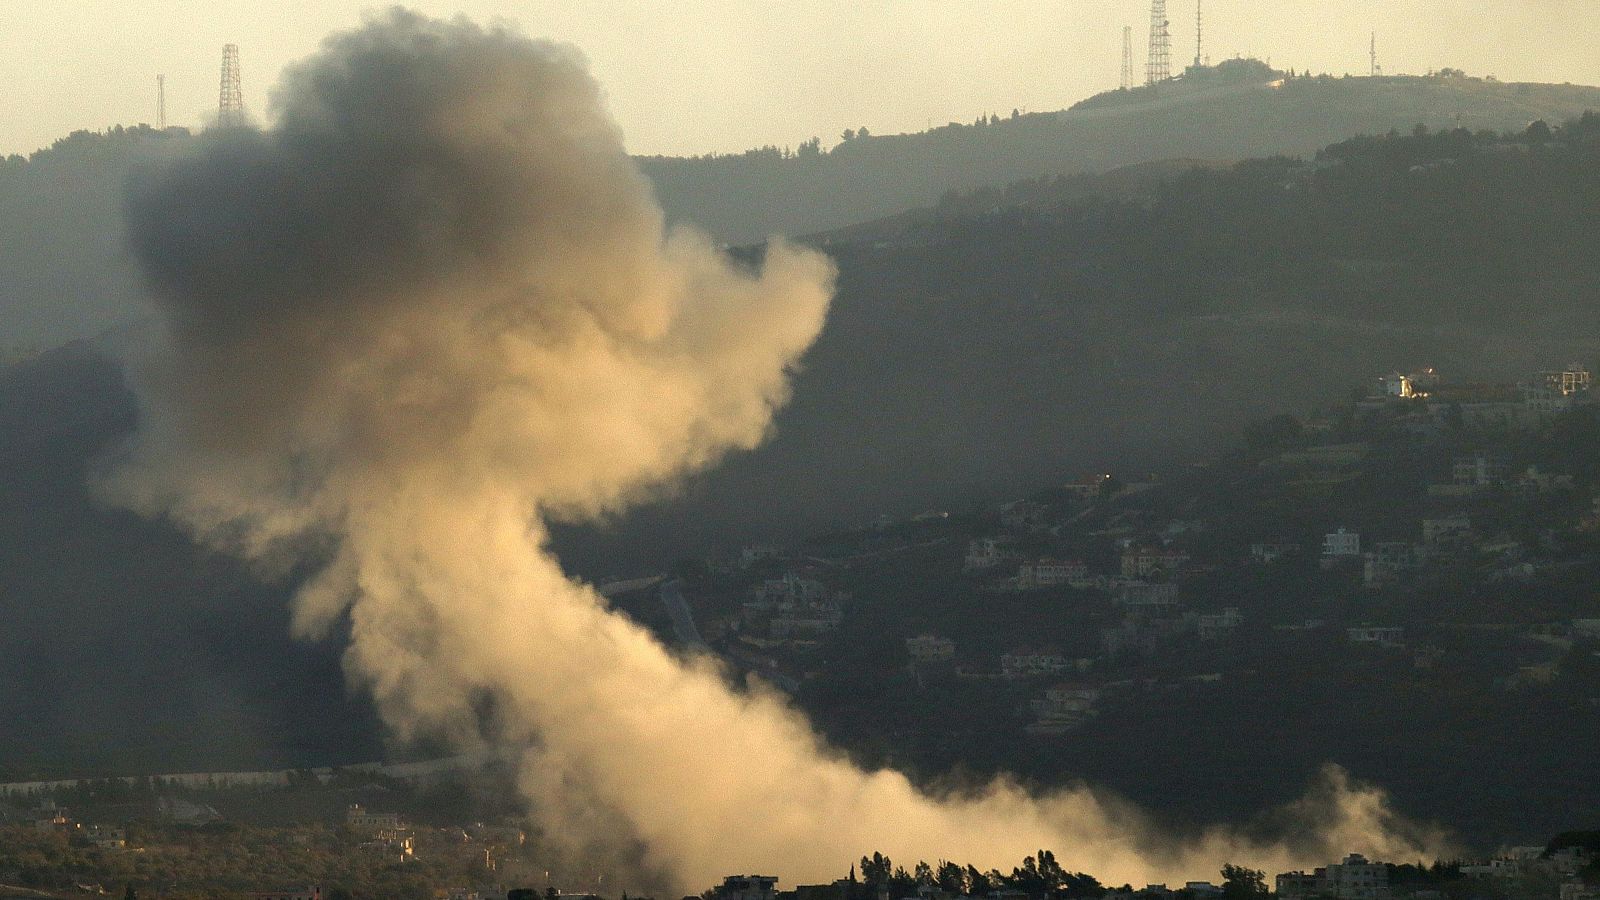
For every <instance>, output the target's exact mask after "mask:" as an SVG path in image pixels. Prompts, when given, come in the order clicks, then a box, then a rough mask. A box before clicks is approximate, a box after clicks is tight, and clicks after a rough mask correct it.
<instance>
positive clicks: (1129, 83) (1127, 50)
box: [1122, 25, 1133, 91]
mask: <svg viewBox="0 0 1600 900" xmlns="http://www.w3.org/2000/svg"><path fill="white" fill-rule="evenodd" d="M1122 89H1123V90H1125V91H1127V90H1132V89H1133V26H1132V25H1124V26H1122Z"/></svg>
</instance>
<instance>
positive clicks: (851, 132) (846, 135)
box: [839, 128, 856, 144]
mask: <svg viewBox="0 0 1600 900" xmlns="http://www.w3.org/2000/svg"><path fill="white" fill-rule="evenodd" d="M839 137H840V138H842V139H843V140H844V142H845V143H847V144H848V143H850V142H851V141H853V140H855V139H856V130H855V129H854V128H846V129H845V130H844V131H841V132H839Z"/></svg>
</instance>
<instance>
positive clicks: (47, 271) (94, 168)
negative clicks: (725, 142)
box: [0, 60, 1600, 354]
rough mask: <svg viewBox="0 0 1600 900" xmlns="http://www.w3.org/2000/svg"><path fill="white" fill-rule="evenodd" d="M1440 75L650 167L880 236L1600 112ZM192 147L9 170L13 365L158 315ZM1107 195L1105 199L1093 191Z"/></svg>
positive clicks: (1278, 87)
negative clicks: (131, 219)
mask: <svg viewBox="0 0 1600 900" xmlns="http://www.w3.org/2000/svg"><path fill="white" fill-rule="evenodd" d="M1450 71H1451V72H1452V74H1449V75H1443V76H1428V77H1385V78H1348V77H1345V78H1333V77H1328V76H1315V77H1311V76H1299V75H1295V76H1291V75H1290V74H1289V73H1283V72H1277V71H1274V70H1272V69H1270V68H1268V67H1267V66H1265V65H1264V64H1261V63H1257V62H1255V61H1252V60H1230V61H1228V62H1225V63H1223V64H1221V65H1219V66H1216V67H1215V68H1212V69H1205V70H1201V71H1200V72H1198V73H1190V74H1189V75H1188V76H1186V77H1185V78H1184V79H1180V80H1177V81H1173V82H1168V83H1165V84H1163V85H1161V86H1159V87H1158V88H1155V89H1150V88H1140V89H1137V90H1134V91H1112V92H1108V93H1105V94H1100V95H1098V96H1095V97H1091V98H1088V99H1086V100H1083V101H1081V102H1079V103H1078V104H1076V105H1074V106H1073V107H1072V108H1071V109H1067V110H1062V111H1057V112H1039V113H1029V114H1023V113H1021V112H1017V113H1015V114H1014V115H1008V116H1005V117H983V118H982V119H981V121H980V122H975V123H973V124H957V123H951V124H949V125H944V126H940V127H937V128H932V129H930V130H928V131H925V132H921V133H917V134H901V135H876V134H869V133H868V132H867V129H861V131H860V132H852V135H851V139H850V140H847V141H843V142H842V143H839V144H837V145H836V146H833V147H832V148H831V149H829V148H825V147H824V146H823V143H822V141H821V140H820V139H818V138H813V139H810V140H807V141H805V142H803V143H802V144H800V145H799V147H798V148H797V149H795V150H793V151H791V150H788V149H786V148H779V147H775V146H770V147H764V148H760V149H755V150H750V151H748V152H745V153H740V154H729V155H713V156H702V157H691V158H680V157H659V156H652V157H641V158H640V159H639V160H638V162H639V164H640V166H641V167H642V168H643V170H644V172H645V173H646V174H647V175H648V176H649V177H650V178H651V180H652V181H653V182H654V183H655V187H656V192H657V195H658V197H659V199H660V201H661V203H662V206H663V207H664V209H665V211H666V213H667V216H668V218H669V219H670V220H672V221H675V222H689V223H694V224H696V225H698V226H700V227H702V228H704V229H706V230H707V231H709V232H710V233H711V234H713V235H714V236H716V237H718V238H720V239H722V240H724V241H727V242H729V243H735V244H737V243H748V242H752V241H760V240H764V239H766V238H767V237H768V236H769V235H771V234H774V233H777V234H787V235H804V234H812V233H816V232H824V231H831V230H836V229H840V228H844V227H846V226H850V225H855V224H858V223H863V222H871V221H875V220H878V219H881V218H884V217H886V216H892V215H895V214H898V213H903V212H906V211H910V210H915V209H920V208H923V207H928V206H932V205H934V204H936V203H938V202H939V201H940V199H941V198H942V197H944V196H946V195H947V194H950V193H951V192H957V193H965V192H971V191H974V190H976V189H979V188H984V187H995V186H999V185H1005V184H1007V183H1011V182H1016V181H1020V180H1025V179H1039V178H1050V179H1054V178H1057V177H1060V176H1074V175H1094V174H1100V173H1105V172H1108V171H1110V170H1113V169H1124V170H1125V171H1126V169H1125V167H1128V166H1134V167H1136V168H1137V167H1139V166H1141V165H1142V164H1150V165H1152V166H1153V167H1155V168H1157V169H1159V168H1161V167H1163V166H1165V167H1167V168H1168V169H1169V170H1170V168H1171V164H1170V162H1168V161H1170V160H1211V161H1216V160H1223V161H1231V160H1239V159H1246V158H1252V157H1264V156H1273V155H1280V154H1281V155H1289V156H1311V155H1313V154H1314V153H1316V152H1317V150H1318V149H1320V148H1321V147H1324V146H1326V145H1328V144H1331V143H1333V142H1336V141H1340V140H1344V139H1345V138H1348V137H1350V136H1351V135H1355V134H1385V133H1388V132H1390V131H1397V132H1400V133H1406V134H1409V133H1410V132H1411V131H1412V130H1413V129H1414V128H1415V127H1417V126H1418V125H1422V126H1424V127H1426V128H1428V129H1430V130H1433V131H1437V130H1440V129H1453V128H1458V127H1464V128H1467V129H1469V130H1472V131H1480V130H1485V129H1488V130H1496V131H1504V130H1516V131H1520V130H1521V129H1523V128H1525V127H1526V126H1527V125H1528V123H1529V122H1532V121H1536V120H1544V121H1547V122H1551V123H1556V122H1560V121H1563V120H1565V119H1568V118H1572V117H1574V116H1577V115H1579V114H1581V113H1582V112H1584V111H1585V110H1587V109H1600V88H1595V87H1583V86H1575V85H1554V84H1503V83H1500V82H1496V81H1492V80H1488V79H1480V78H1471V77H1466V76H1461V75H1457V74H1454V70H1450ZM188 138H189V133H188V132H187V131H186V130H184V129H181V128H172V129H167V130H165V131H157V130H156V129H152V128H149V127H147V126H137V127H133V128H121V127H117V128H113V129H110V130H108V131H107V132H105V133H103V134H94V133H90V132H87V131H79V132H75V133H73V134H71V135H69V136H67V137H64V138H62V139H61V140H58V141H56V142H55V143H54V144H53V145H52V146H51V147H49V148H46V149H44V150H41V151H39V152H37V153H35V154H33V155H32V156H31V157H28V158H26V159H25V158H23V157H21V156H11V157H8V158H5V159H0V322H3V323H4V326H3V330H0V351H4V352H5V353H6V354H9V353H10V352H11V351H12V350H13V348H16V347H18V346H19V345H20V346H22V347H26V348H38V349H44V348H48V347H51V346H56V345H59V344H62V343H65V342H66V341H69V340H72V339H75V338H89V337H93V336H96V335H98V334H101V333H102V332H105V331H107V330H111V329H115V328H121V327H124V326H126V325H128V324H129V323H130V322H133V321H136V320H138V319H139V318H141V317H143V316H145V315H146V314H147V311H146V309H145V308H144V307H143V306H142V299H141V290H140V287H139V284H140V281H139V275H138V273H137V272H136V271H135V270H134V268H133V266H132V264H131V261H130V260H129V259H128V257H127V254H126V253H125V251H124V247H123V236H122V225H121V212H122V198H123V194H124V189H125V186H126V184H127V180H128V179H129V178H130V177H131V176H134V175H135V174H137V173H138V172H139V171H140V170H142V169H143V168H146V167H148V166H150V165H153V164H157V163H159V162H160V161H161V160H162V159H163V158H165V157H167V156H169V155H170V154H172V153H175V152H181V150H182V148H183V147H184V146H185V144H186V143H187V140H188ZM1096 190H1097V191H1098V192H1100V193H1107V191H1106V190H1103V189H1100V188H1097V189H1096Z"/></svg>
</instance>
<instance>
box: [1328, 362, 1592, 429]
mask: <svg viewBox="0 0 1600 900" xmlns="http://www.w3.org/2000/svg"><path fill="white" fill-rule="evenodd" d="M1593 384H1594V376H1593V374H1592V373H1591V372H1590V371H1589V369H1588V367H1586V366H1584V365H1583V364H1581V363H1570V364H1568V365H1567V366H1566V367H1564V368H1561V369H1551V370H1543V371H1539V372H1533V373H1530V374H1529V375H1528V376H1527V377H1526V378H1525V379H1523V380H1522V381H1520V382H1516V383H1490V384H1482V383H1449V382H1445V381H1444V380H1443V379H1442V378H1441V377H1440V375H1439V373H1438V372H1437V371H1436V370H1434V369H1432V368H1427V369H1422V370H1419V371H1416V372H1411V373H1400V372H1391V373H1389V374H1388V375H1384V376H1382V377H1380V378H1379V379H1378V381H1377V385H1376V386H1375V389H1374V391H1373V392H1372V394H1371V396H1369V397H1368V398H1367V399H1366V400H1364V401H1362V403H1360V404H1358V409H1365V410H1371V409H1374V408H1379V407H1382V406H1384V405H1386V404H1391V403H1396V402H1406V403H1411V404H1414V405H1415V407H1416V409H1415V410H1414V411H1413V412H1412V414H1411V415H1410V416H1408V418H1407V424H1408V426H1409V427H1411V428H1413V429H1414V430H1416V431H1419V432H1427V431H1430V430H1432V429H1436V428H1441V427H1448V426H1450V425H1451V424H1458V425H1468V426H1477V427H1484V426H1487V427H1497V428H1518V427H1527V426H1529V425H1534V424H1537V423H1539V422H1541V421H1545V420H1548V419H1549V417H1551V416H1553V415H1555V414H1558V413H1562V412H1566V411H1568V410H1571V409H1573V408H1574V407H1576V406H1580V405H1583V404H1585V403H1591V402H1594V399H1595V398H1594V395H1593V394H1592V393H1591V388H1592V387H1593Z"/></svg>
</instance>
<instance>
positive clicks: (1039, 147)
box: [642, 61, 1600, 242]
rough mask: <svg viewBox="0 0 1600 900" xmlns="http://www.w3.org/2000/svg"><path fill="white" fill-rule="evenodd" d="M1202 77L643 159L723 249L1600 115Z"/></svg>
mask: <svg viewBox="0 0 1600 900" xmlns="http://www.w3.org/2000/svg"><path fill="white" fill-rule="evenodd" d="M1231 63H1232V64H1226V63H1225V64H1223V65H1222V66H1219V67H1218V68H1217V69H1216V70H1212V74H1210V75H1208V76H1207V77H1205V78H1200V79H1192V80H1191V81H1189V82H1187V83H1185V82H1183V81H1179V82H1174V83H1170V84H1166V85H1163V86H1161V87H1160V88H1159V89H1157V90H1151V89H1148V88H1140V89H1139V90H1136V91H1133V92H1111V93H1110V94H1102V95H1100V96H1099V97H1095V98H1090V99H1089V100H1086V101H1084V102H1083V103H1080V104H1078V105H1077V106H1075V107H1074V108H1072V109H1070V110H1066V111H1061V112H1047V113H1035V114H1030V115H1018V116H1016V117H1014V118H1002V119H997V120H994V121H992V122H985V124H982V125H960V124H954V123H952V124H950V125H947V126H943V127H939V128H934V129H932V130H929V131H926V132H922V133H919V134H905V135H888V136H877V135H873V136H870V137H868V138H865V139H862V138H859V137H857V138H856V139H854V140H850V141H845V142H843V143H841V144H839V145H837V146H835V147H834V148H833V149H832V150H831V151H829V152H826V153H816V152H804V150H802V152H799V153H796V154H792V155H785V153H784V151H782V150H779V149H776V148H767V149H765V150H758V151H751V152H749V153H745V154H740V155H728V156H718V157H704V158H695V159H677V158H661V157H649V158H645V159H643V160H642V163H643V165H644V168H645V171H646V172H647V173H648V174H649V175H650V177H651V179H652V180H654V181H655V183H656V189H657V191H658V192H659V195H660V197H661V201H662V204H663V205H664V206H665V207H666V209H667V212H668V214H669V215H671V216H672V217H673V218H676V219H683V220H687V221H692V222H695V223H697V224H699V225H700V226H701V227H703V228H706V229H708V230H710V231H711V232H712V233H713V234H716V235H719V236H721V237H722V238H723V239H725V240H729V241H733V242H742V241H749V240H758V239H761V238H764V237H765V236H766V235H767V234H769V233H773V232H777V233H782V234H804V233H809V232H814V231H823V230H828V229H833V228H840V227H843V226H846V225H850V224H854V223H857V222H862V221H866V220H869V219H877V218H881V217H883V216H887V215H892V214H894V213H897V212H900V211H902V210H905V209H909V208H912V207H918V206H927V205H930V204H932V203H934V202H935V201H937V200H938V199H939V197H940V196H941V195H942V194H943V193H944V192H946V191H949V190H968V189H972V188H976V187H980V186H984V185H994V184H1004V183H1006V182H1010V181H1016V180H1019V179H1024V178H1035V177H1038V176H1040V175H1065V174H1074V173H1081V172H1099V171H1104V170H1107V169H1111V168H1115V167H1118V166H1124V165H1131V164H1135V163H1142V162H1153V161H1157V160H1164V159H1179V158H1190V159H1242V158H1245V157H1255V156H1272V155H1276V154H1286V155H1290V156H1310V155H1311V154H1313V153H1315V152H1316V151H1317V150H1318V149H1320V148H1321V147H1324V146H1326V145H1328V144H1331V143H1333V142H1335V141H1340V140H1343V139H1345V138H1347V137H1349V136H1351V135H1354V134H1383V133H1385V132H1388V131H1390V130H1398V131H1401V132H1407V133H1409V132H1410V131H1411V130H1412V128H1413V127H1415V126H1416V125H1418V124H1422V125H1425V126H1426V127H1428V128H1429V129H1432V130H1438V129H1442V128H1458V127H1459V128H1467V129H1469V130H1472V131H1478V130H1481V129H1493V130H1506V129H1517V130H1520V129H1522V128H1523V127H1525V126H1526V125H1527V124H1528V123H1529V122H1532V121H1534V120H1537V119H1544V120H1546V121H1549V122H1559V121H1562V120H1564V119H1568V118H1571V117H1574V116H1577V115H1579V114H1580V113H1582V112H1583V111H1584V110H1586V109H1600V88H1592V87H1580V86H1573V85H1546V84H1503V83H1500V82H1494V81H1486V80H1481V79H1475V78H1466V77H1456V76H1452V77H1385V78H1331V77H1326V76H1323V77H1295V78H1286V77H1284V76H1283V74H1282V73H1278V72H1274V71H1272V70H1270V69H1267V68H1266V67H1265V66H1263V65H1260V64H1254V65H1251V64H1250V61H1231Z"/></svg>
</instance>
